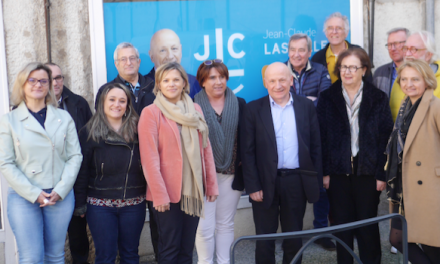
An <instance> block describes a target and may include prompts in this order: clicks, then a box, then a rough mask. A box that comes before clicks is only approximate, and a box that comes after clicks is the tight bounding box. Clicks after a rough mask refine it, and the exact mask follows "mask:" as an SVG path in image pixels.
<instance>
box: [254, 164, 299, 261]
mask: <svg viewBox="0 0 440 264" xmlns="http://www.w3.org/2000/svg"><path fill="white" fill-rule="evenodd" d="M276 177H277V178H276V184H275V193H274V198H273V202H272V205H271V206H270V207H269V208H264V207H263V203H261V202H254V201H252V211H253V215H254V222H255V230H256V233H257V234H258V235H260V234H271V233H276V232H277V229H278V216H279V220H280V222H281V230H282V232H292V231H300V230H302V228H303V218H304V213H305V210H306V203H307V202H306V201H307V198H306V195H305V192H304V189H303V184H302V182H301V176H300V175H299V174H298V173H293V174H289V175H280V173H278V175H277V176H276ZM263 199H264V193H263ZM301 247H302V239H301V238H298V239H285V240H284V242H283V251H284V256H283V264H289V263H290V262H291V261H292V259H293V258H294V257H295V255H296V253H297V252H298V251H299V250H300V248H301ZM300 262H301V261H300ZM300 262H299V263H300ZM255 263H257V264H275V241H274V240H265V241H257V246H256V250H255Z"/></svg>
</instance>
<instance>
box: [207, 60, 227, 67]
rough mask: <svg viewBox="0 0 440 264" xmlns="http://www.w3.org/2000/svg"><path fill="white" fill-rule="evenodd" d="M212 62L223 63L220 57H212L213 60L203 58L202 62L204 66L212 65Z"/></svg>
mask: <svg viewBox="0 0 440 264" xmlns="http://www.w3.org/2000/svg"><path fill="white" fill-rule="evenodd" d="M214 63H223V61H222V60H221V59H214V60H205V61H204V62H203V64H205V65H206V66H209V65H212V64H214Z"/></svg>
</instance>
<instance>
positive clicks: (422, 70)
mask: <svg viewBox="0 0 440 264" xmlns="http://www.w3.org/2000/svg"><path fill="white" fill-rule="evenodd" d="M397 74H398V75H397V79H396V82H397V83H398V84H399V85H400V87H401V89H402V91H403V92H404V93H405V94H406V97H405V99H404V100H403V101H402V104H401V105H400V109H399V112H398V113H399V114H398V115H397V119H396V123H395V124H394V129H393V132H392V134H391V137H390V139H389V141H388V146H387V150H386V152H387V155H388V163H387V168H386V169H387V171H386V180H387V195H388V199H389V200H390V201H391V202H392V206H393V212H395V213H400V214H402V215H403V216H405V218H406V221H407V223H408V258H409V261H411V263H413V264H418V263H427V264H433V263H440V226H439V222H440V207H439V206H438V201H440V178H439V177H440V159H439V158H438V157H439V155H440V99H438V98H437V97H435V96H433V92H434V90H435V89H436V88H437V81H436V78H435V75H434V72H433V71H432V69H431V68H430V67H429V65H428V64H427V63H426V62H425V61H422V60H412V61H405V62H404V63H403V64H402V65H401V66H400V67H399V69H398V70H397ZM390 242H391V245H393V246H394V247H395V248H397V249H398V250H399V251H400V252H402V223H401V221H400V220H397V219H393V220H392V221H391V231H390ZM417 244H420V245H421V248H420V247H419V246H418V245H417Z"/></svg>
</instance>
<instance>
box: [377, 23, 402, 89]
mask: <svg viewBox="0 0 440 264" xmlns="http://www.w3.org/2000/svg"><path fill="white" fill-rule="evenodd" d="M387 35H388V41H387V44H385V46H386V47H387V48H388V54H389V55H390V58H391V60H392V61H391V62H390V63H387V64H385V65H382V66H380V67H379V68H377V69H376V71H375V72H374V77H373V84H374V86H376V87H377V88H379V89H380V90H382V91H384V92H385V93H386V94H387V95H388V97H390V93H391V88H392V87H393V85H394V81H395V80H396V78H397V68H398V67H399V66H400V64H402V62H403V55H404V53H403V50H402V47H403V45H405V42H406V39H407V38H408V36H409V30H408V29H406V28H403V27H398V28H393V29H391V30H390V31H388V32H387Z"/></svg>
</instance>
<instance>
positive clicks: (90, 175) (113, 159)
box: [74, 128, 147, 215]
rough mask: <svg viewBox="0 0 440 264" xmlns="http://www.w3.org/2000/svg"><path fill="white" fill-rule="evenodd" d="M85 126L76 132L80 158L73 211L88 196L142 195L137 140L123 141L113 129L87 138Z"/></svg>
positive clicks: (122, 196)
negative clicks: (96, 137)
mask: <svg viewBox="0 0 440 264" xmlns="http://www.w3.org/2000/svg"><path fill="white" fill-rule="evenodd" d="M87 137H88V131H87V128H84V129H81V130H80V132H79V142H80V144H81V151H82V154H83V161H82V164H81V168H80V171H79V174H78V178H77V179H76V182H75V186H74V190H75V211H76V214H77V215H78V214H81V213H84V211H82V212H78V210H80V209H81V208H84V207H85V205H86V203H87V196H90V197H94V198H101V199H129V198H135V197H138V196H141V195H145V193H146V190H147V185H146V182H145V177H144V175H143V172H142V167H141V162H140V154H139V144H138V143H125V142H123V141H122V140H121V139H120V137H119V136H117V135H115V134H114V133H112V134H111V135H110V136H108V137H107V139H106V140H102V139H100V140H99V142H96V141H94V140H93V139H92V138H90V139H89V140H87Z"/></svg>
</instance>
